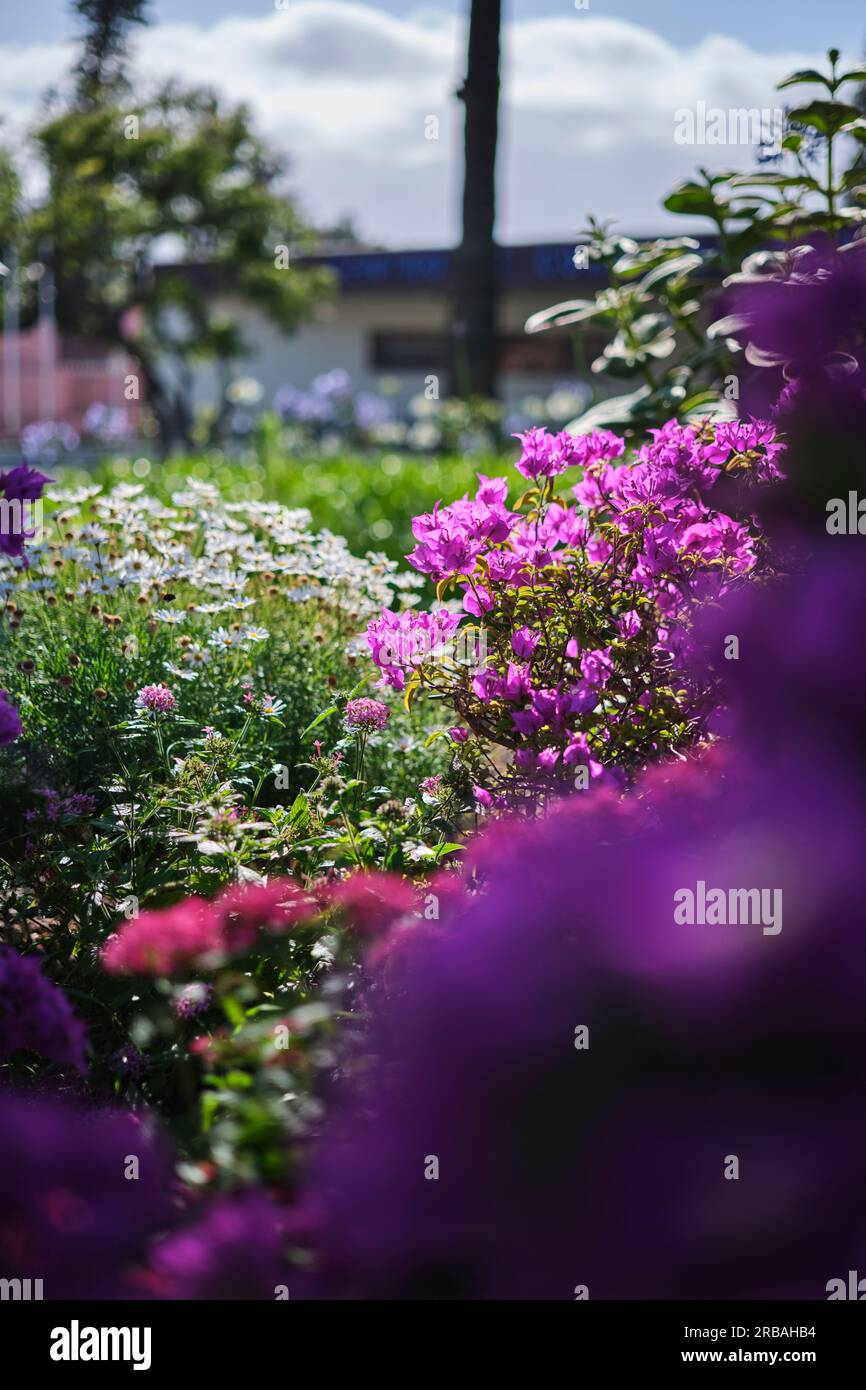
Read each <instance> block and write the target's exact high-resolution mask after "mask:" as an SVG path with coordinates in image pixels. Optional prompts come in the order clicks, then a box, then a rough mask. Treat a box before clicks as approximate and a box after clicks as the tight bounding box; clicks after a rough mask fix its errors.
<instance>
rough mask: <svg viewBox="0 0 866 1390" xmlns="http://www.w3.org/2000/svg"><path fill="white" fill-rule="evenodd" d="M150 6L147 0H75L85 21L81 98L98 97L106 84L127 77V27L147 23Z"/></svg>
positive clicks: (116, 82) (77, 71) (85, 99)
mask: <svg viewBox="0 0 866 1390" xmlns="http://www.w3.org/2000/svg"><path fill="white" fill-rule="evenodd" d="M146 6H147V0H73V4H72V7H73V9H74V10H76V11H77V13H78V14H79V15H80V16H81V18H82V19H83V20H84V25H85V28H84V37H83V51H82V54H81V57H80V59H79V60H78V65H77V67H76V73H77V76H78V96H79V99H81V100H83V101H94V100H98V99H99V96H100V94H101V93H103V92H104V91H105V89H106V88H108V87H112V86H116V85H117V84H118V83H120V82H121V81H122V80H123V78H124V74H125V60H126V45H127V38H128V35H127V30H128V29H129V26H130V25H131V24H146V23H147V18H146V15H145V9H146Z"/></svg>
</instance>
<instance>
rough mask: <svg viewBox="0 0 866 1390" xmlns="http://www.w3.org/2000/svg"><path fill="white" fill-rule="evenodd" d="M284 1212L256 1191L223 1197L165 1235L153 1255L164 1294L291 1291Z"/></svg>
mask: <svg viewBox="0 0 866 1390" xmlns="http://www.w3.org/2000/svg"><path fill="white" fill-rule="evenodd" d="M283 1224H284V1217H283V1213H282V1212H281V1211H280V1209H279V1208H278V1207H276V1206H274V1204H273V1203H272V1202H270V1201H269V1200H268V1198H267V1197H265V1196H263V1195H262V1194H260V1193H257V1192H246V1193H242V1194H240V1195H238V1196H232V1197H221V1198H218V1199H217V1200H215V1201H214V1202H213V1203H212V1204H211V1205H210V1206H209V1207H207V1208H206V1209H205V1211H204V1212H203V1213H202V1214H201V1216H200V1217H199V1218H198V1220H197V1221H195V1222H193V1223H192V1224H191V1225H189V1226H188V1227H187V1228H186V1229H185V1230H180V1231H176V1232H174V1233H172V1234H171V1235H169V1236H167V1237H166V1239H165V1240H163V1241H162V1243H161V1244H160V1245H159V1246H158V1247H157V1248H156V1251H155V1252H154V1256H153V1260H152V1266H151V1268H152V1272H153V1275H154V1276H155V1281H156V1291H157V1293H158V1294H159V1296H160V1297H162V1298H173V1299H234V1298H242V1299H249V1298H263V1299H271V1300H273V1298H274V1297H275V1294H276V1291H277V1289H278V1288H279V1287H280V1286H286V1289H287V1292H288V1293H289V1295H291V1279H290V1278H289V1277H288V1276H289V1267H288V1266H287V1265H286V1264H285V1263H284V1261H283V1258H282V1234H281V1233H282V1226H283Z"/></svg>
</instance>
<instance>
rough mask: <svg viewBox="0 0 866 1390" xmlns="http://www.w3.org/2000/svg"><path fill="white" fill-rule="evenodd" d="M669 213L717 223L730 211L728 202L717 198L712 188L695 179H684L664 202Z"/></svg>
mask: <svg viewBox="0 0 866 1390" xmlns="http://www.w3.org/2000/svg"><path fill="white" fill-rule="evenodd" d="M663 206H664V207H666V208H667V210H668V212H681V213H687V214H688V215H689V216H691V217H711V218H712V219H713V221H717V220H718V219H719V218H720V217H722V216H723V215H724V214H725V213H726V212H727V209H728V205H727V203H726V202H723V201H721V200H719V199H718V198H716V196H715V194H714V193H713V190H712V188H709V187H708V186H707V185H706V184H705V183H695V181H694V179H684V180H683V182H682V183H678V184H677V186H676V188H674V189H672V190H671V192H670V193H669V194H668V196H667V197H666V198H665V200H664V204H663Z"/></svg>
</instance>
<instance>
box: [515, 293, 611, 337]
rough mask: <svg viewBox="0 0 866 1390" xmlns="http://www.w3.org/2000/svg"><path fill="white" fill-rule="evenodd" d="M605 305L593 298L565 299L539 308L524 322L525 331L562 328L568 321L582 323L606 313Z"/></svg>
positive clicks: (537, 331)
mask: <svg viewBox="0 0 866 1390" xmlns="http://www.w3.org/2000/svg"><path fill="white" fill-rule="evenodd" d="M607 312H608V309H607V306H606V305H604V304H599V302H598V301H597V300H595V299H567V300H565V301H564V302H563V303H562V304H554V305H553V306H552V308H550V309H539V311H538V313H537V314H531V315H530V316H529V318H528V319H527V320H526V323H525V324H524V332H525V333H541V332H542V331H543V329H545V328H564V327H566V325H568V324H570V323H584V322H585V321H586V319H591V318H595V316H596V315H597V314H602V313H607Z"/></svg>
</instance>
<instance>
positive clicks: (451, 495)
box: [54, 451, 519, 559]
mask: <svg viewBox="0 0 866 1390" xmlns="http://www.w3.org/2000/svg"><path fill="white" fill-rule="evenodd" d="M509 471H510V460H509V459H508V458H504V457H502V456H501V455H483V456H482V455H475V456H473V457H472V458H465V457H462V456H459V455H443V456H429V457H428V456H419V455H412V454H404V455H398V454H371V455H339V456H335V457H314V458H311V457H303V458H293V457H289V456H287V455H285V454H282V453H280V454H277V453H275V452H270V451H269V452H268V454H266V455H265V456H264V457H263V458H262V457H261V456H251V457H250V459H249V460H248V461H247V460H241V459H228V458H226V457H225V456H224V455H222V454H220V453H219V452H213V453H210V454H202V455H197V456H183V457H172V458H169V459H166V460H165V461H164V462H152V463H147V461H136V462H132V461H131V460H130V459H116V460H115V461H114V462H112V463H104V464H102V465H100V467H99V468H98V469H97V472H96V476H97V478H99V480H100V481H103V482H105V483H106V484H108V483H116V482H118V481H121V480H123V481H129V482H134V481H135V480H136V479H137V478H139V479H141V481H146V482H147V484H148V487H154V486H156V488H157V490H159V491H165V492H166V494H168V493H170V492H172V491H175V490H177V489H180V488H182V487H183V486H184V483H185V481H186V479H187V478H188V477H190V476H195V477H197V478H201V479H207V480H209V481H212V482H214V483H216V484H217V485H218V486H219V487H220V489H221V490H222V491H223V493H224V495H225V496H226V497H228V498H230V499H231V500H239V499H241V498H249V497H256V498H262V499H264V500H267V501H274V502H283V503H285V504H286V505H287V506H290V507H308V508H309V510H310V512H311V513H312V518H313V526H314V527H315V528H316V529H317V530H318V529H321V528H327V529H328V530H330V531H334V532H336V533H338V534H339V535H342V536H345V537H346V539H347V540H348V542H349V545H350V547H351V549H352V550H353V551H354V552H355V553H356V554H363V553H364V552H365V551H367V550H383V551H385V553H386V554H388V555H390V556H392V557H393V558H394V559H401V558H402V557H403V556H405V554H406V552H407V551H408V550H411V548H412V546H413V544H414V541H413V538H412V517H413V516H415V515H417V514H418V513H419V512H425V511H430V510H431V509H432V507H433V506H434V504H435V503H436V502H437V501H438V500H440V499H441V500H442V501H443V502H446V503H447V502H452V501H453V500H454V499H455V498H457V497H462V496H463V494H464V492H466V491H467V490H473V489H474V487H475V476H476V474H477V473H485V474H488V475H489V476H496V475H502V474H504V473H507V472H509ZM54 474H55V476H59V474H58V471H57V470H54ZM79 480H80V479H79ZM515 481H519V480H518V479H515Z"/></svg>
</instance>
